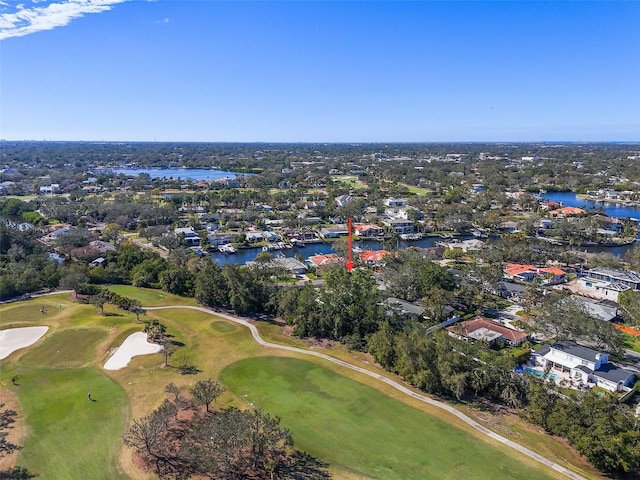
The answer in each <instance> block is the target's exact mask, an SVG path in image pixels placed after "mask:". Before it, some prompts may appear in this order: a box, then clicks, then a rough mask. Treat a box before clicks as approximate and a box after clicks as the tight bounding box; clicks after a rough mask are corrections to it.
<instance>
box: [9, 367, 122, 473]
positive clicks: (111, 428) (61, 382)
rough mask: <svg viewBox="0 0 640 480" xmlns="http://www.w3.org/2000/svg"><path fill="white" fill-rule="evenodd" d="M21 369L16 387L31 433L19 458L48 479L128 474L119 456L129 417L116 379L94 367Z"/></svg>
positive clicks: (24, 464) (33, 470) (11, 372)
mask: <svg viewBox="0 0 640 480" xmlns="http://www.w3.org/2000/svg"><path fill="white" fill-rule="evenodd" d="M21 371H24V372H25V373H24V374H22V375H21V376H20V378H19V380H18V382H19V384H20V386H19V387H18V388H17V389H16V392H17V394H18V398H19V399H20V405H21V408H22V411H23V414H24V416H25V420H26V423H27V424H28V426H29V435H27V437H26V439H25V441H24V445H23V446H24V452H25V454H24V455H22V456H21V460H20V464H21V465H22V466H24V467H26V468H28V469H29V470H30V471H32V472H36V473H38V474H39V475H40V477H39V478H46V479H47V480H58V479H59V480H70V479H80V478H86V479H89V478H90V479H95V480H100V479H104V480H117V479H121V478H126V477H123V476H122V475H121V474H120V473H119V472H118V469H117V462H115V459H116V458H117V454H118V451H119V449H120V448H121V440H120V435H121V433H122V432H123V430H124V428H125V425H126V418H127V398H126V396H125V394H124V391H123V390H122V389H121V388H120V387H119V386H118V384H117V383H115V382H114V381H112V380H111V379H110V378H109V377H107V376H106V375H104V374H102V373H101V372H100V371H99V370H98V369H96V368H93V367H90V368H73V369H71V368H61V369H57V368H46V367H42V368H35V367H34V368H29V369H21ZM15 374H16V370H9V371H3V373H2V376H3V377H4V376H5V375H7V376H12V375H15ZM89 392H91V395H92V397H93V398H94V399H95V400H96V401H95V402H92V401H89V399H88V398H87V393H89Z"/></svg>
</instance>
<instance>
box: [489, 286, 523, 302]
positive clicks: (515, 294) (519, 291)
mask: <svg viewBox="0 0 640 480" xmlns="http://www.w3.org/2000/svg"><path fill="white" fill-rule="evenodd" d="M526 291H527V287H525V286H524V285H522V284H520V283H513V282H499V283H498V284H497V285H496V288H495V293H496V295H500V296H501V297H502V298H507V299H509V300H511V301H514V302H516V303H521V302H522V301H523V300H524V296H525V293H526Z"/></svg>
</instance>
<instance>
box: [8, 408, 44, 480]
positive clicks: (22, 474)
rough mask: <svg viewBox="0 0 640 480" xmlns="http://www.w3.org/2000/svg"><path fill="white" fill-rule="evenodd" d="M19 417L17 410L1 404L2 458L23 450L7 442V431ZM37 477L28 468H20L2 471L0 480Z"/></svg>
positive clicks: (23, 479)
mask: <svg viewBox="0 0 640 480" xmlns="http://www.w3.org/2000/svg"><path fill="white" fill-rule="evenodd" d="M17 415H18V414H17V412H16V411H15V410H11V409H9V408H5V404H4V403H0V458H2V457H4V456H6V455H10V454H12V453H13V452H15V451H16V450H18V449H20V448H21V447H20V446H19V445H16V444H15V443H13V442H10V441H9V440H7V437H8V435H9V433H8V432H7V430H9V429H10V428H12V425H13V424H14V423H15V421H16V416H17ZM36 476H37V475H35V474H33V473H31V472H29V470H27V469H26V468H24V467H20V466H15V467H13V468H9V469H7V470H0V480H29V479H31V478H34V477H36Z"/></svg>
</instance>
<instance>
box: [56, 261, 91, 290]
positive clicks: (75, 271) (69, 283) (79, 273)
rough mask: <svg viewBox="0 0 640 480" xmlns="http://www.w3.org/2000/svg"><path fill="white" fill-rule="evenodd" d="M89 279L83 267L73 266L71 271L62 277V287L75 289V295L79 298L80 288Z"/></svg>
mask: <svg viewBox="0 0 640 480" xmlns="http://www.w3.org/2000/svg"><path fill="white" fill-rule="evenodd" d="M88 280H89V277H88V276H87V274H86V273H85V272H84V271H83V270H82V269H79V268H75V267H71V268H69V271H67V272H66V273H65V274H64V275H63V276H62V278H60V287H62V288H65V289H68V290H73V294H74V296H75V297H76V298H78V289H79V288H80V287H82V286H83V285H84V284H85V283H87V281H88Z"/></svg>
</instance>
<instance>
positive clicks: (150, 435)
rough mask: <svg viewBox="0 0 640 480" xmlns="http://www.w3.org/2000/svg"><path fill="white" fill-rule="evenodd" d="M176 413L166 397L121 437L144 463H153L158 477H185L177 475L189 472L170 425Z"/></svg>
mask: <svg viewBox="0 0 640 480" xmlns="http://www.w3.org/2000/svg"><path fill="white" fill-rule="evenodd" d="M177 413H178V409H177V407H176V405H175V404H173V403H171V402H169V401H168V400H165V401H164V403H163V404H162V405H161V406H160V407H158V409H156V410H154V411H153V412H152V413H151V414H150V415H149V416H147V417H143V418H139V419H137V420H135V421H134V422H133V425H132V426H131V427H130V428H129V430H128V431H127V432H126V433H125V434H124V436H123V442H124V444H125V445H126V446H127V447H131V448H134V449H135V450H136V453H137V454H138V455H139V456H140V458H141V459H142V460H143V462H144V463H145V464H146V465H149V466H153V467H154V469H155V471H156V473H157V474H158V475H159V476H160V477H161V478H162V477H171V476H173V477H174V478H185V477H178V476H177V475H178V474H184V473H188V472H190V468H189V465H188V463H186V462H185V461H184V460H183V459H182V458H181V455H180V453H181V452H180V449H179V448H177V447H178V445H177V444H176V442H175V438H174V435H175V433H176V432H175V431H174V430H172V428H171V427H172V425H173V422H174V421H175V419H176V416H177ZM186 478H188V475H187V476H186Z"/></svg>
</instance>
